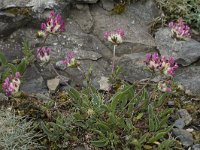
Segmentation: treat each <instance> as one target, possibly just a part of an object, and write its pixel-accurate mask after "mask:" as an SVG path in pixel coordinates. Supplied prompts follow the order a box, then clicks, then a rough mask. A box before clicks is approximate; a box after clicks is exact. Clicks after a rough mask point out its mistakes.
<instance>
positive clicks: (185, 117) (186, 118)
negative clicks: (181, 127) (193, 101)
mask: <svg viewBox="0 0 200 150" xmlns="http://www.w3.org/2000/svg"><path fill="white" fill-rule="evenodd" d="M178 114H179V115H180V117H181V118H182V119H183V120H184V122H185V125H189V124H190V123H191V121H192V117H191V115H190V114H189V113H188V111H187V110H186V109H179V110H178Z"/></svg>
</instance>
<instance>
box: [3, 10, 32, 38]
mask: <svg viewBox="0 0 200 150" xmlns="http://www.w3.org/2000/svg"><path fill="white" fill-rule="evenodd" d="M28 22H30V18H28V17H26V16H24V15H14V14H11V13H4V12H1V11H0V25H1V28H0V38H1V37H4V36H8V35H9V34H11V33H12V32H13V31H15V30H16V29H17V28H20V27H22V26H25V25H26V24H27V23H28Z"/></svg>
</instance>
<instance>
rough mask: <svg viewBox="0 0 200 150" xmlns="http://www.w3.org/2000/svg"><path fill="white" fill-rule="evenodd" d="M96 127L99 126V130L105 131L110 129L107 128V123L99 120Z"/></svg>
mask: <svg viewBox="0 0 200 150" xmlns="http://www.w3.org/2000/svg"><path fill="white" fill-rule="evenodd" d="M95 125H96V127H97V128H99V129H100V130H101V131H103V132H107V131H110V130H111V129H110V128H109V126H108V124H107V123H105V122H103V121H101V122H100V121H99V122H97V123H96V124H95Z"/></svg>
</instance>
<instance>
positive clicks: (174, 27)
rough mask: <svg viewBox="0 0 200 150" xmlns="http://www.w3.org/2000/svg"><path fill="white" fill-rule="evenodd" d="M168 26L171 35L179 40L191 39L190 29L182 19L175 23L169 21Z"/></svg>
mask: <svg viewBox="0 0 200 150" xmlns="http://www.w3.org/2000/svg"><path fill="white" fill-rule="evenodd" d="M168 26H169V28H171V31H172V33H173V34H174V35H175V36H176V37H177V38H179V39H185V38H190V37H191V35H190V27H189V26H188V25H187V24H186V23H185V22H184V20H183V19H182V18H180V19H178V20H177V21H176V22H175V21H171V22H170V23H169V25H168Z"/></svg>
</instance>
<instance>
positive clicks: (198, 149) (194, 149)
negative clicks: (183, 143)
mask: <svg viewBox="0 0 200 150" xmlns="http://www.w3.org/2000/svg"><path fill="white" fill-rule="evenodd" d="M192 150H200V144H195V145H193V146H192Z"/></svg>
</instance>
